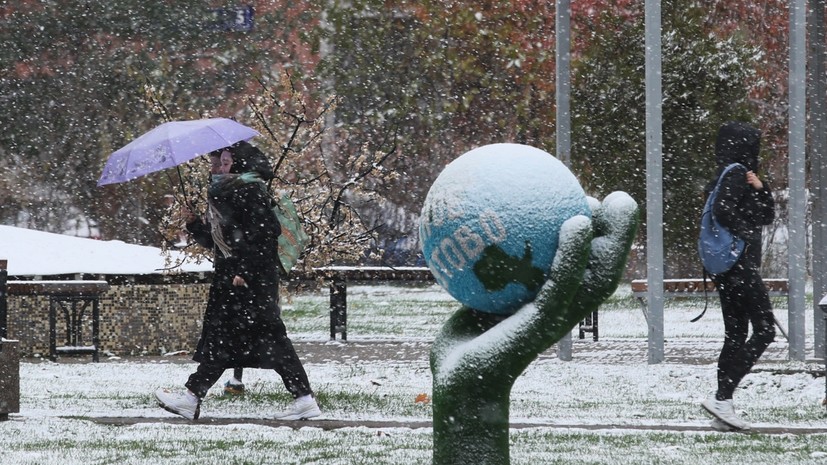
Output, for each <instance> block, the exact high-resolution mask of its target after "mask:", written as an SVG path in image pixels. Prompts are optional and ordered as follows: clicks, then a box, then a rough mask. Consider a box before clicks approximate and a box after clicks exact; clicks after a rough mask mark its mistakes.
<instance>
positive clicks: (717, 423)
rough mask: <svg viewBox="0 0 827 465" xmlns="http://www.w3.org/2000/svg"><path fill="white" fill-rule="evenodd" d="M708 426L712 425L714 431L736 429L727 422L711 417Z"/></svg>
mask: <svg viewBox="0 0 827 465" xmlns="http://www.w3.org/2000/svg"><path fill="white" fill-rule="evenodd" d="M709 426H711V427H712V429H714V430H715V431H720V432H722V433H730V432H732V431H738V430H737V429H735V428H733V427H731V426H729V425H728V424H726V423H724V422H722V421H721V420H719V419H717V418H713V419H712V422H710V423H709Z"/></svg>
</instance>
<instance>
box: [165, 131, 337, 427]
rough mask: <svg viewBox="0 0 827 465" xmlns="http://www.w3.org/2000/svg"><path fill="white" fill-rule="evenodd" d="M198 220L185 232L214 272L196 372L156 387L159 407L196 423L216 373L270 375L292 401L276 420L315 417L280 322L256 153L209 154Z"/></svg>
mask: <svg viewBox="0 0 827 465" xmlns="http://www.w3.org/2000/svg"><path fill="white" fill-rule="evenodd" d="M210 158H211V164H212V166H211V173H213V176H212V180H211V183H210V187H209V190H208V209H207V215H206V220H201V219H199V218H197V217H195V215H190V216H189V218H188V221H187V230H188V231H189V232H190V234H192V236H193V238H194V239H195V241H196V242H198V243H199V244H200V245H202V246H204V247H207V248H211V249H213V251H214V257H215V259H214V265H215V271H214V274H213V282H212V284H211V286H210V291H209V298H208V302H207V308H206V311H205V312H204V320H203V326H202V332H201V337H200V339H199V341H198V346H197V348H196V351H195V354H194V356H193V360H195V361H196V362H198V367H197V369H196V371H195V373H193V374H192V375H190V377H189V379H188V380H187V382H186V384H185V386H186V388H187V390H186V391H184V392H168V391H166V390H164V389H159V390H158V391H156V393H155V397H156V398H157V400H158V403H159V404H160V406H161V407H163V408H164V409H166V410H168V411H170V412H172V413H175V414H178V415H181V416H183V417H185V418H188V419H190V420H197V419H198V417H199V415H200V409H201V402H202V400H203V399H204V397H205V396H206V395H207V391H208V390H209V389H210V387H212V386H213V385H214V384H215V383H216V382H217V381H218V379H219V378H220V377H221V375H222V374H223V373H224V370H226V369H228V368H238V367H252V368H266V369H270V368H272V369H274V370H275V371H276V372H277V373H278V374H279V375H280V376H281V378H282V381H283V383H284V386H285V387H286V388H287V390H288V391H289V392H290V394H292V396H293V398H294V401H293V403H292V404H291V406H290V407H289V408H288V409H287V410H286V411H284V412H281V413H278V414H276V415H275V419H279V420H299V419H309V418H314V417H317V416H319V415H321V410H320V409H319V406H318V404H317V403H316V400H315V399H314V397H313V391H312V390H311V388H310V381H309V380H308V377H307V373H306V372H305V370H304V367H303V366H302V363H301V361H300V360H299V357H298V355H297V354H296V350H295V349H294V347H293V344H292V342H291V341H290V339H289V338H288V337H287V330H286V328H285V326H284V322H283V321H282V319H281V316H280V314H281V310H280V307H279V303H278V302H279V272H280V268H279V267H280V265H279V257H278V245H277V243H278V236H279V234H280V233H281V227H280V225H279V221H278V218H277V217H276V214H275V213H274V211H273V205H272V199H271V196H270V194H269V192H268V191H267V188H266V185H265V184H264V183H265V182H266V181H268V180H270V179H272V178H273V177H274V175H273V170H272V167H271V165H270V163H269V161H268V160H267V158H266V157H265V156H264V154H263V153H262V152H261V151H260V150H259V149H257V148H256V147H254V146H252V145H250V144H249V143H247V142H243V141H242V142H238V143H236V144H234V145H232V146H230V147H227V148H224V149H221V150H218V151H216V152H213V153H212V154H211V157H210Z"/></svg>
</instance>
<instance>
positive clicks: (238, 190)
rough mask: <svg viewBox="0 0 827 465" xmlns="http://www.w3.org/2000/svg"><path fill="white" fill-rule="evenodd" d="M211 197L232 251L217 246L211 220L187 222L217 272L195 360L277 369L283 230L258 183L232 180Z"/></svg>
mask: <svg viewBox="0 0 827 465" xmlns="http://www.w3.org/2000/svg"><path fill="white" fill-rule="evenodd" d="M209 200H210V202H211V203H212V204H213V206H214V207H215V208H216V209H217V211H218V212H219V214H220V221H219V224H220V227H221V232H222V236H223V239H224V242H225V243H226V244H227V245H228V246H229V249H230V252H231V255H230V256H229V257H225V256H224V255H223V253H222V252H221V250H219V248H218V247H217V245H216V243H215V241H214V240H213V236H212V234H211V232H210V226H211V225H210V223H209V222H204V221H201V220H197V221H195V222H192V223H189V224H187V229H188V230H189V231H190V233H192V235H193V238H194V239H195V240H196V242H198V243H199V244H200V245H202V246H204V247H207V248H212V249H213V250H214V251H215V274H214V277H213V282H212V285H211V286H210V294H209V301H208V303H207V309H206V311H205V312H204V324H203V329H202V332H201V338H200V340H199V341H198V347H197V350H196V352H195V355H194V356H193V360H195V361H197V362H201V363H209V364H212V365H218V366H223V367H225V368H231V367H253V368H275V366H276V364H275V360H276V358H277V357H279V356H281V355H282V354H281V352H282V350H280V348H279V347H280V346H279V345H278V344H277V341H278V340H279V339H280V338H279V337H277V336H278V333H279V332H282V333H283V332H284V325H283V323H282V322H281V318H280V316H279V314H280V308H279V305H278V301H279V268H278V252H277V247H278V236H279V234H280V233H281V228H280V226H279V222H278V219H277V218H276V216H275V214H274V213H273V210H272V208H271V204H270V199H269V196H268V194H267V193H266V191H265V190H264V189H263V188H262V184H261V183H260V182H252V183H240V182H236V183H232V185H231V186H224V188H222V189H214V188H211V189H210V199H209ZM234 276H241V277H242V278H244V280H245V281H246V283H247V286H246V287H237V286H233V284H232V281H233V277H234Z"/></svg>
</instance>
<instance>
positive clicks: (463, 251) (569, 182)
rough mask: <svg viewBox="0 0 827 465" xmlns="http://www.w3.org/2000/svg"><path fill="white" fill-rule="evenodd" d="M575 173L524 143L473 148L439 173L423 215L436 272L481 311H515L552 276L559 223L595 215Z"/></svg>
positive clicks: (425, 242)
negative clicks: (579, 216) (581, 216)
mask: <svg viewBox="0 0 827 465" xmlns="http://www.w3.org/2000/svg"><path fill="white" fill-rule="evenodd" d="M590 214H591V210H590V208H589V205H588V202H587V201H586V194H585V192H583V189H582V188H581V187H580V183H579V182H578V181H577V178H575V177H574V175H573V174H572V173H571V171H569V169H568V168H567V167H566V166H565V165H564V164H563V163H562V162H560V161H559V160H558V159H557V158H555V157H554V156H552V155H551V154H549V153H547V152H544V151H542V150H540V149H537V148H534V147H529V146H526V145H520V144H492V145H486V146H483V147H479V148H476V149H474V150H471V151H470V152H467V153H465V154H464V155H462V156H460V157H459V158H457V159H456V160H454V161H453V162H451V163H450V164H449V165H448V166H447V167H446V168H445V169H444V170H443V171H442V173H441V174H440V175H439V176H438V177H437V179H436V181H435V182H434V184H433V185H432V186H431V189H430V190H429V191H428V195H427V197H426V198H425V203H424V206H423V208H422V215H421V216H420V218H421V220H420V221H421V222H420V231H419V233H420V240H421V244H422V249H423V252H424V256H425V261H426V263H427V264H428V267H429V268H430V270H431V272H432V274H433V275H434V277H435V278H436V280H437V282H438V283H439V284H440V285H441V286H442V287H443V288H444V289H445V290H446V291H448V293H449V294H451V296H452V297H454V298H455V299H457V300H458V301H460V302H462V303H463V304H465V305H467V306H468V307H471V308H473V309H475V310H478V311H483V312H489V313H497V314H506V315H508V314H511V313H513V312H514V311H516V310H517V309H518V308H520V306H522V305H523V304H525V303H526V302H530V301H531V300H533V299H534V297H535V296H536V295H537V292H538V291H539V290H540V286H542V284H543V283H544V282H545V281H546V279H548V272H549V269H550V266H551V261H552V259H553V258H554V254H555V253H556V251H557V242H558V235H559V230H560V226H561V225H562V224H563V222H565V221H566V220H568V219H569V218H572V217H574V216H576V215H585V216H590Z"/></svg>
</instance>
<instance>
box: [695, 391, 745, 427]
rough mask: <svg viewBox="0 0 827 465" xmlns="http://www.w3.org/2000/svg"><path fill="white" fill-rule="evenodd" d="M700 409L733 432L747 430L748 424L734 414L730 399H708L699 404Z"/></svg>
mask: <svg viewBox="0 0 827 465" xmlns="http://www.w3.org/2000/svg"><path fill="white" fill-rule="evenodd" d="M701 407H703V408H704V410H706V411H707V412H709V414H710V415H712V416H713V417H715V418H716V419H717V420H719V421H720V422H721V423H723V424H725V425H727V426H729V427H731V428H733V429H735V430H744V429H749V424H747V422H745V421H744V420H742V419H740V418H739V417H738V415H736V414H735V409H734V408H733V407H732V400H731V399H727V400H717V399H715V397H710V398H709V399H706V400H705V401H703V402H701ZM713 427H714V426H713Z"/></svg>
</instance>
